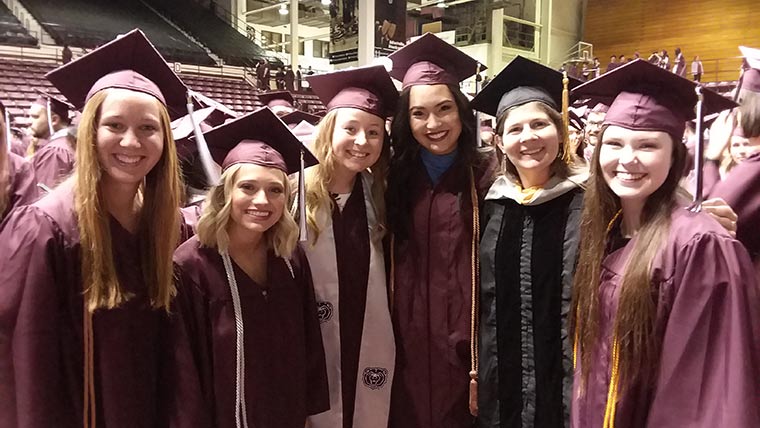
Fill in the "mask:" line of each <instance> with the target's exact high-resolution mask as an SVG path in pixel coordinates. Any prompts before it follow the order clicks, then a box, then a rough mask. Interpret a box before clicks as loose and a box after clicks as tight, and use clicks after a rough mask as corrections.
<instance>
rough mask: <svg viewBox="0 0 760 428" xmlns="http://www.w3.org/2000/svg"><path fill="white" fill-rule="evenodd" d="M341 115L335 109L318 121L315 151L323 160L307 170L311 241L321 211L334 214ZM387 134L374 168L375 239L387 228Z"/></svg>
mask: <svg viewBox="0 0 760 428" xmlns="http://www.w3.org/2000/svg"><path fill="white" fill-rule="evenodd" d="M337 115H338V110H337V109H336V110H332V111H330V112H329V113H327V114H326V115H325V117H323V118H322V120H321V121H320V122H319V124H317V130H316V138H315V139H314V145H313V146H312V151H313V152H314V156H316V158H317V160H319V164H318V165H316V166H314V167H312V168H309V169H307V170H306V223H307V224H308V226H309V231H310V232H311V235H310V237H309V240H310V241H311V242H312V243H314V242H316V241H317V238H319V232H320V229H319V221H318V215H319V213H320V212H323V213H330V212H332V209H333V200H332V198H331V197H330V192H329V191H328V190H327V186H328V185H329V184H330V180H332V176H333V171H335V157H334V156H333V155H332V138H333V132H334V131H335V122H336V116H337ZM383 129H385V128H383ZM383 134H384V141H383V148H382V151H381V152H380V157H379V158H378V159H377V161H376V162H375V164H374V165H372V167H371V168H370V171H371V173H372V177H373V182H372V199H373V201H374V203H375V209H376V210H377V219H378V223H379V225H378V228H379V230H377V231H376V232H378V233H376V234H374V236H373V237H374V238H379V237H381V236H382V231H383V230H384V228H385V226H384V225H385V187H386V183H385V179H386V176H387V174H388V161H389V159H390V140H389V137H388V134H387V132H385V131H383ZM357 180H361V177H357Z"/></svg>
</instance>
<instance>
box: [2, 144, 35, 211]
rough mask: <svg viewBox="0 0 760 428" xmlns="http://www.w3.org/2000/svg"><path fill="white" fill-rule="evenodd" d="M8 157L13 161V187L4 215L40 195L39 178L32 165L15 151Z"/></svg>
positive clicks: (31, 201)
mask: <svg viewBox="0 0 760 428" xmlns="http://www.w3.org/2000/svg"><path fill="white" fill-rule="evenodd" d="M8 159H9V160H10V162H11V168H10V173H11V187H10V193H9V195H8V206H7V207H6V209H5V213H3V214H4V216H5V215H7V214H8V213H10V212H11V210H13V209H14V208H17V207H20V206H23V205H30V204H32V203H34V202H36V201H37V199H38V197H39V188H38V187H37V178H36V176H35V174H34V168H32V165H31V164H30V163H29V162H27V161H26V159H24V158H22V157H20V156H16V155H15V154H13V153H9V158H8Z"/></svg>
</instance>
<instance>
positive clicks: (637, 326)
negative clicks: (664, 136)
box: [570, 128, 686, 386]
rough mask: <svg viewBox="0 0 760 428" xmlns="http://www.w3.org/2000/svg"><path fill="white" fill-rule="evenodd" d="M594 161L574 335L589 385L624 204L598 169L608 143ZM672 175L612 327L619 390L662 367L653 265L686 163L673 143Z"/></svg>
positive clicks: (648, 220)
mask: <svg viewBox="0 0 760 428" xmlns="http://www.w3.org/2000/svg"><path fill="white" fill-rule="evenodd" d="M605 130H606V128H604V129H603V130H602V132H601V134H600V136H599V144H597V146H596V148H595V150H594V156H593V157H592V160H591V177H590V179H589V184H588V188H587V190H586V194H585V196H584V198H583V214H582V217H581V242H580V249H579V256H578V266H577V270H576V273H575V278H574V284H573V302H572V307H573V309H574V312H572V314H573V315H574V316H571V317H570V329H571V332H572V334H574V335H575V336H574V337H576V338H577V343H576V345H577V350H578V351H579V353H580V359H581V360H580V361H581V364H582V366H583V367H582V369H583V370H582V377H583V383H585V382H586V380H587V379H588V374H589V371H590V368H591V366H592V365H593V364H594V363H595V361H592V353H593V351H594V349H595V346H596V344H597V342H598V341H599V340H600V339H602V340H606V339H605V338H600V337H599V314H600V295H599V281H600V278H601V270H602V269H601V267H602V261H603V259H604V257H605V255H606V254H607V253H606V246H607V238H608V236H607V235H608V229H609V226H608V225H609V224H610V223H611V222H613V220H614V219H615V217H616V215H617V213H618V211H619V210H620V209H621V205H620V198H618V197H617V195H615V194H614V193H613V192H612V190H611V189H610V188H609V186H608V185H607V183H606V182H605V180H604V176H603V175H602V170H601V166H600V165H599V152H600V149H601V146H602V141H603V137H604V131H605ZM670 138H671V141H672V144H673V155H672V159H671V166H670V171H669V172H668V176H667V178H666V179H665V182H664V183H663V184H662V186H660V188H658V189H657V190H656V191H655V192H654V193H652V194H651V195H650V196H649V197H648V198H647V201H646V203H645V204H644V209H643V211H642V214H641V227H640V229H639V231H638V234H637V236H636V240H635V243H634V246H633V250H632V251H631V254H630V256H629V257H628V262H626V266H625V273H624V274H623V281H622V284H621V289H620V290H621V291H620V300H619V302H618V310H617V315H616V318H615V323H614V327H613V337H614V338H616V339H617V341H618V344H619V349H620V353H619V361H620V364H619V374H620V379H621V383H620V385H623V386H625V385H630V384H631V383H632V381H633V379H634V378H636V377H637V376H641V377H642V378H643V379H646V378H647V376H648V375H649V374H651V373H652V372H653V370H654V367H656V366H657V363H658V358H657V356H658V352H659V349H658V344H657V343H656V336H657V335H656V332H655V331H654V323H655V315H656V302H655V293H656V290H654V289H653V288H652V272H651V267H652V261H653V260H654V258H655V256H657V254H658V253H659V251H660V250H661V247H662V244H663V243H664V241H665V239H666V237H667V236H668V230H669V229H670V216H671V213H672V211H673V209H674V208H675V206H676V204H677V197H678V196H677V190H678V182H679V179H680V178H681V171H683V168H684V163H685V162H686V148H685V147H684V145H683V144H681V143H680V141H675V140H673V137H670Z"/></svg>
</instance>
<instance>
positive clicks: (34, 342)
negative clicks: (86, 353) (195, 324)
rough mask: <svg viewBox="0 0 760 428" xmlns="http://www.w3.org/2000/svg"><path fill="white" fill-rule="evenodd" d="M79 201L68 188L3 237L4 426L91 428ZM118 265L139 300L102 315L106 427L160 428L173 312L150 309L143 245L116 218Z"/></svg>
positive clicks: (0, 418)
mask: <svg viewBox="0 0 760 428" xmlns="http://www.w3.org/2000/svg"><path fill="white" fill-rule="evenodd" d="M73 206H74V194H73V192H72V190H71V189H70V188H69V187H68V186H61V187H59V188H58V189H56V190H55V191H54V192H53V193H51V194H50V195H48V196H46V197H45V198H43V199H41V200H40V201H38V202H37V203H35V204H34V205H30V206H25V207H21V208H19V209H17V210H15V211H14V212H13V213H11V215H10V216H9V218H8V219H7V221H6V222H5V224H4V225H3V228H2V231H0V254H2V257H0V427H24V428H33V427H40V428H42V427H61V428H67V427H81V426H82V405H83V390H84V387H83V371H84V365H83V347H84V345H83V331H82V325H83V298H82V279H81V268H80V265H81V253H80V248H79V232H78V228H77V219H76V214H75V212H74V208H73ZM110 232H111V240H112V245H113V248H112V249H113V258H114V260H115V261H116V263H117V264H116V273H117V276H118V278H119V282H120V284H121V285H122V287H124V288H125V290H127V291H128V292H130V293H132V294H133V297H132V298H131V299H130V300H129V301H128V302H127V303H125V304H123V305H122V306H121V307H119V308H116V309H112V310H103V309H101V310H97V311H96V312H95V313H94V315H93V332H94V371H95V396H96V408H97V426H99V427H108V428H113V427H125V428H135V427H156V426H162V424H161V422H160V421H161V419H162V417H161V411H162V407H163V402H162V401H161V394H160V390H159V387H160V386H161V385H162V384H164V383H165V382H167V378H165V377H164V376H163V374H164V373H166V371H165V370H163V369H162V364H164V363H166V361H165V360H164V359H163V356H164V355H165V354H164V350H163V344H164V343H165V333H166V331H165V330H166V327H167V326H168V323H167V322H166V318H167V317H166V311H164V310H154V309H152V308H151V307H150V305H149V301H148V297H147V288H146V287H145V285H144V283H143V279H142V269H141V263H140V249H139V246H138V244H139V242H138V239H137V237H136V236H134V235H132V234H130V233H129V232H128V231H126V230H125V229H124V228H122V227H121V226H120V225H119V223H118V222H117V221H116V220H115V219H113V218H111V219H110Z"/></svg>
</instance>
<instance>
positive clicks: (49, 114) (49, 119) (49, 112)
mask: <svg viewBox="0 0 760 428" xmlns="http://www.w3.org/2000/svg"><path fill="white" fill-rule="evenodd" d="M45 109H46V112H47V123H48V130H50V138H53V133H54V131H53V112H52V110H51V109H50V99H48V100H47V102H46V103H45Z"/></svg>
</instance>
